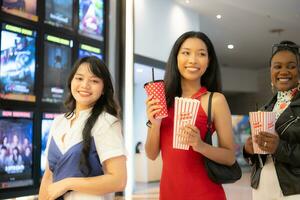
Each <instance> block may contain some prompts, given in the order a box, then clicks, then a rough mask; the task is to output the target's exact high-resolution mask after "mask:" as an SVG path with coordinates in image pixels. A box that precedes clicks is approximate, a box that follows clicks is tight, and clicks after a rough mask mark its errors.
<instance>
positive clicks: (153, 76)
mask: <svg viewBox="0 0 300 200" xmlns="http://www.w3.org/2000/svg"><path fill="white" fill-rule="evenodd" d="M152 81H154V68H153V67H152Z"/></svg>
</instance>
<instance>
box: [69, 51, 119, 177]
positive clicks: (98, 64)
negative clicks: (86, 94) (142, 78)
mask: <svg viewBox="0 0 300 200" xmlns="http://www.w3.org/2000/svg"><path fill="white" fill-rule="evenodd" d="M83 63H88V64H89V68H90V71H91V72H92V73H93V74H94V75H95V76H97V77H98V78H100V79H102V81H103V85H104V87H103V91H102V93H103V94H102V95H101V97H100V98H99V99H98V100H97V102H96V103H95V105H94V106H93V108H92V111H91V115H90V116H89V117H88V119H87V120H86V123H85V125H84V128H83V131H82V139H83V148H82V152H81V155H80V163H79V165H80V170H81V171H82V172H83V173H85V174H86V175H88V174H89V173H90V172H91V165H90V163H89V160H88V157H89V152H90V145H91V130H92V128H93V126H94V124H95V122H96V121H97V119H98V117H99V115H100V114H101V113H102V112H103V111H105V112H107V113H109V114H111V115H113V116H115V117H118V112H119V106H118V104H117V103H116V101H115V99H114V89H113V85H112V81H111V75H110V73H109V70H108V68H107V66H106V65H105V63H104V62H103V61H102V60H100V59H98V58H97V57H94V56H88V57H83V58H81V59H79V60H77V62H76V63H75V64H74V67H73V69H72V71H71V74H70V75H69V78H68V82H67V87H68V89H69V94H68V96H67V98H66V101H65V106H66V108H67V109H68V112H67V113H66V114H65V117H66V118H71V117H72V116H73V115H74V112H75V108H76V100H75V99H74V97H73V95H72V93H71V82H72V80H73V77H74V75H75V73H76V71H77V70H78V68H79V67H80V65H81V64H83Z"/></svg>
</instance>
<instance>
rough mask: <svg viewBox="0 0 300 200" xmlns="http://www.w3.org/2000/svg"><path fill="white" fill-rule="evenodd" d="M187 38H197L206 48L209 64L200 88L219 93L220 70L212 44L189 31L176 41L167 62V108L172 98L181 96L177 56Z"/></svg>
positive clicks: (204, 36)
mask: <svg viewBox="0 0 300 200" xmlns="http://www.w3.org/2000/svg"><path fill="white" fill-rule="evenodd" d="M188 38H198V39H200V40H202V41H203V42H204V43H205V45H206V47H207V51H208V57H209V64H208V67H207V69H206V71H205V73H204V74H203V76H202V77H201V86H205V87H206V88H207V89H208V90H209V91H212V92H221V76H220V68H219V63H218V59H217V55H216V52H215V50H214V47H213V44H212V42H211V41H210V39H209V38H208V37H207V36H206V35H205V34H204V33H202V32H196V31H189V32H186V33H184V34H182V35H181V36H180V37H179V38H178V39H177V40H176V42H175V44H174V45H173V47H172V50H171V53H170V56H169V59H168V62H167V67H166V73H165V77H164V81H165V90H166V100H167V105H168V107H170V106H171V105H172V104H173V102H174V97H176V96H181V95H182V89H181V75H180V72H179V70H178V63H177V55H178V51H179V49H180V47H181V45H182V43H183V42H184V41H185V40H186V39H188Z"/></svg>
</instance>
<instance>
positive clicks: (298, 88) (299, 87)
mask: <svg viewBox="0 0 300 200" xmlns="http://www.w3.org/2000/svg"><path fill="white" fill-rule="evenodd" d="M297 90H298V91H300V80H298V85H297Z"/></svg>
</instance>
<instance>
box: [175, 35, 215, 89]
mask: <svg viewBox="0 0 300 200" xmlns="http://www.w3.org/2000/svg"><path fill="white" fill-rule="evenodd" d="M208 63H209V58H208V52H207V47H206V45H205V43H204V42H203V41H202V40H200V39H198V38H188V39H186V40H185V41H184V42H183V43H182V45H181V47H180V49H179V51H178V55H177V64H178V70H179V72H180V74H181V79H182V80H183V81H198V82H199V84H200V78H201V76H202V75H203V74H204V73H205V71H206V69H207V66H208Z"/></svg>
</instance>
